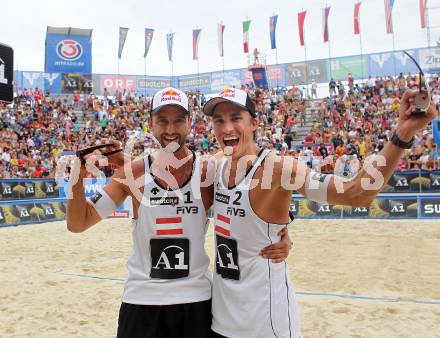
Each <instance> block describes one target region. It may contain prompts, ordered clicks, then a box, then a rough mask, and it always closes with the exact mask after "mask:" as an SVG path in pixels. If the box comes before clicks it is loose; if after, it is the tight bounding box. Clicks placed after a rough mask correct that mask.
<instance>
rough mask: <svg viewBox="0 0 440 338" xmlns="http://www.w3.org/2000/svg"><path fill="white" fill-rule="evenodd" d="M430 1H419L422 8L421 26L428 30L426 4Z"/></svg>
mask: <svg viewBox="0 0 440 338" xmlns="http://www.w3.org/2000/svg"><path fill="white" fill-rule="evenodd" d="M427 3H428V0H419V8H420V24H421V26H422V28H426V4H427Z"/></svg>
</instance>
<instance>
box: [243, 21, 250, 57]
mask: <svg viewBox="0 0 440 338" xmlns="http://www.w3.org/2000/svg"><path fill="white" fill-rule="evenodd" d="M250 26H251V20H246V21H243V51H244V52H245V53H249V27H250Z"/></svg>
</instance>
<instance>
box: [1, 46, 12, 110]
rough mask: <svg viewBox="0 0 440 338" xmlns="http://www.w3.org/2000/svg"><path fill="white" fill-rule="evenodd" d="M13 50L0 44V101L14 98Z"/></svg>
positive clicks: (8, 100)
mask: <svg viewBox="0 0 440 338" xmlns="http://www.w3.org/2000/svg"><path fill="white" fill-rule="evenodd" d="M13 81H14V50H13V49H12V47H9V46H6V45H4V44H1V43H0V101H6V102H11V101H12V100H13V98H14V85H13Z"/></svg>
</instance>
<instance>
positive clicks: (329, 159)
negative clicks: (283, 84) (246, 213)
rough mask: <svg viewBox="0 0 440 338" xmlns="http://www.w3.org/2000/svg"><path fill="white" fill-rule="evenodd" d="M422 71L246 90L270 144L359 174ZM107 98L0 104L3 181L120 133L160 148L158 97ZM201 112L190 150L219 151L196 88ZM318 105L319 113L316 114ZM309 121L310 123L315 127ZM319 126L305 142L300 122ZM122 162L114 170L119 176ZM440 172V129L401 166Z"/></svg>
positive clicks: (20, 97)
mask: <svg viewBox="0 0 440 338" xmlns="http://www.w3.org/2000/svg"><path fill="white" fill-rule="evenodd" d="M417 81H418V77H417V76H411V75H408V76H404V75H402V74H401V75H400V76H399V77H397V78H392V77H378V78H371V77H370V78H369V79H368V80H367V81H365V82H364V83H356V84H355V81H353V78H352V77H351V75H349V77H348V80H347V81H345V83H342V82H341V81H338V82H336V81H333V80H332V81H330V83H329V96H328V97H327V98H325V99H321V100H317V99H314V100H306V97H308V95H311V96H314V97H316V84H314V83H312V86H311V93H307V90H306V89H304V88H299V87H295V86H294V87H292V88H290V89H287V88H274V89H258V88H252V87H250V86H243V88H244V89H246V90H247V91H248V92H249V93H250V95H251V97H252V98H253V100H254V103H255V107H256V112H257V119H258V129H257V131H256V140H257V143H258V144H259V145H260V146H263V147H268V148H271V149H275V150H276V151H278V152H279V153H281V154H290V155H292V156H295V157H296V158H298V159H299V160H301V161H303V162H305V163H306V164H307V165H309V166H311V167H321V169H322V170H323V171H326V172H335V173H338V174H342V175H346V176H348V175H352V174H353V173H354V172H355V169H356V168H355V165H354V164H353V163H354V162H353V160H354V159H359V160H360V161H361V162H362V161H363V160H364V159H365V158H366V157H367V156H368V155H370V154H373V153H376V152H378V151H380V150H381V149H382V148H383V147H384V145H385V144H386V142H388V140H389V139H390V136H391V133H392V131H393V128H394V126H396V122H397V118H398V111H399V105H400V103H399V102H400V97H401V95H402V93H403V91H404V90H405V89H406V88H412V87H415V86H417ZM430 87H431V88H432V99H433V100H434V102H435V103H436V104H437V106H439V102H440V85H439V82H438V78H436V77H434V78H431V80H430ZM109 94H110V93H108V92H107V91H105V92H104V96H101V97H97V96H95V95H93V94H78V93H75V94H74V95H72V96H71V97H66V98H63V97H61V98H60V97H52V96H51V95H50V94H49V93H43V91H42V90H40V89H38V88H35V89H33V90H20V91H18V93H17V96H16V98H15V101H14V103H13V104H12V105H6V104H3V105H0V178H45V177H54V175H55V168H56V165H57V162H58V161H59V158H60V156H62V155H63V154H69V153H71V152H73V151H76V150H77V149H81V148H85V147H87V146H90V145H94V144H99V142H101V140H102V139H116V140H120V141H122V142H123V143H124V144H127V142H128V141H130V142H129V144H131V146H130V149H131V153H132V155H133V156H139V155H141V154H143V153H145V152H149V151H151V150H152V149H154V148H156V147H157V145H156V144H155V142H154V141H153V139H152V138H151V137H146V135H148V132H149V126H148V112H149V110H150V98H146V97H144V96H142V95H136V93H134V92H128V91H118V92H116V93H113V95H112V96H110V95H109ZM188 96H189V102H190V111H191V114H192V132H191V133H190V134H189V135H188V144H189V148H190V149H192V150H195V151H198V152H200V153H201V154H214V153H215V152H217V151H218V149H219V146H218V144H217V143H216V141H215V138H214V134H213V132H212V128H211V126H210V121H209V120H207V118H206V117H205V116H204V115H203V113H202V107H203V105H204V103H205V102H206V100H207V98H206V97H205V96H204V95H203V94H201V93H200V92H198V91H194V92H188ZM307 107H309V108H310V109H309V111H310V114H308V113H307ZM308 122H309V123H308ZM310 122H311V127H310V128H309V129H310V131H309V133H308V135H307V136H306V137H305V138H304V139H298V135H297V131H298V128H301V127H308V125H309V124H310ZM111 169H112V168H107V169H106V174H107V175H109V174H111V172H112V170H111ZM419 169H421V170H433V169H440V157H439V152H438V149H437V146H436V145H435V143H434V141H433V136H432V131H431V129H429V128H428V129H426V130H424V131H422V132H420V133H419V134H417V136H416V139H415V142H414V146H413V147H412V149H410V150H409V151H407V152H405V155H404V157H403V158H402V160H401V161H400V163H399V165H398V168H397V170H419Z"/></svg>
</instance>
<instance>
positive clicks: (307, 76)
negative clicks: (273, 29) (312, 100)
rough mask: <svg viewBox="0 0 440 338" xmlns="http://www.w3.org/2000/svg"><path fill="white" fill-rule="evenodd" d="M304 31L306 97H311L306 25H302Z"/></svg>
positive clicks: (302, 10)
mask: <svg viewBox="0 0 440 338" xmlns="http://www.w3.org/2000/svg"><path fill="white" fill-rule="evenodd" d="M301 12H304V8H302V9H301ZM302 31H303V40H304V72H305V74H306V99H307V98H308V97H309V87H308V85H309V72H308V68H309V67H308V62H307V43H306V32H305V29H304V25H303V27H302Z"/></svg>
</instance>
